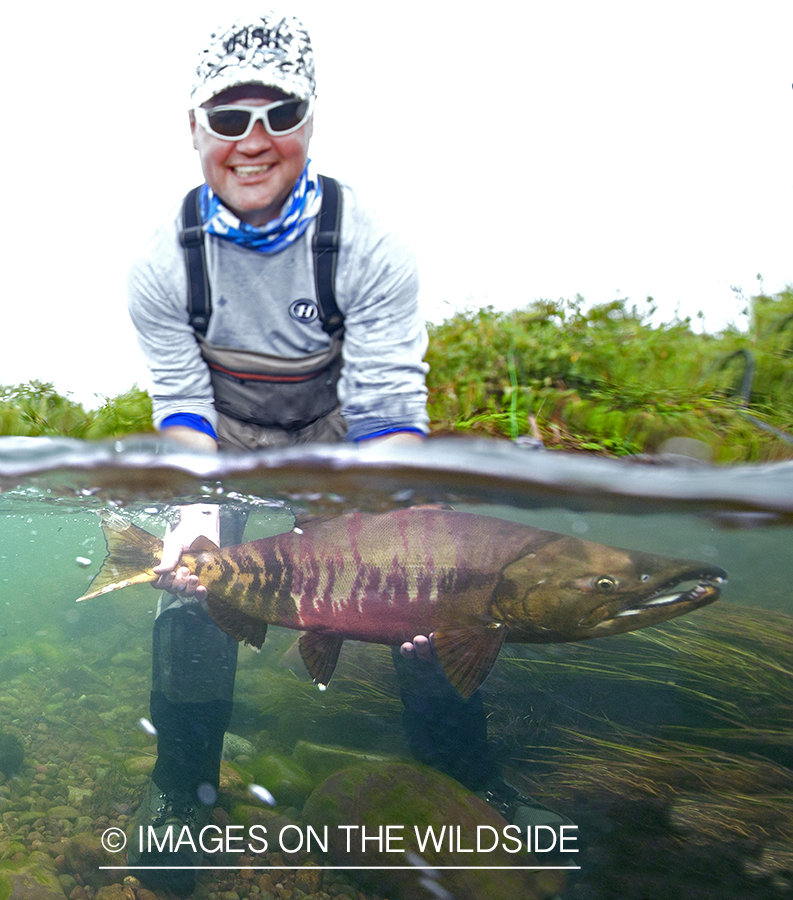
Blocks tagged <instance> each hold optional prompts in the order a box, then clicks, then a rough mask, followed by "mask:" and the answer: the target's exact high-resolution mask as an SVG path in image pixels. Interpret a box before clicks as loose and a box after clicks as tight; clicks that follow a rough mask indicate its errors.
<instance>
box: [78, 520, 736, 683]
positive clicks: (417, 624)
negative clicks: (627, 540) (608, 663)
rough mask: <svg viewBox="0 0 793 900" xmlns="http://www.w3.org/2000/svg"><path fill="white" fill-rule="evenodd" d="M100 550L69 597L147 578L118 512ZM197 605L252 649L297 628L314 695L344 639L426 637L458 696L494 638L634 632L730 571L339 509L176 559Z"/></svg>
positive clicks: (475, 525)
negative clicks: (272, 630)
mask: <svg viewBox="0 0 793 900" xmlns="http://www.w3.org/2000/svg"><path fill="white" fill-rule="evenodd" d="M102 527H103V530H104V533H105V538H106V541H107V546H108V555H107V558H106V559H105V561H104V563H103V564H102V568H101V569H100V571H99V573H98V574H97V575H96V577H95V578H94V580H93V581H92V583H91V586H90V588H89V590H88V592H87V593H86V594H84V595H83V596H82V597H80V598H79V599H80V600H88V599H90V598H92V597H98V596H100V595H102V594H106V593H109V592H111V591H115V590H119V589H120V588H124V587H127V586H129V585H132V584H143V583H147V582H149V583H150V582H153V581H156V579H157V577H158V576H157V575H155V573H154V571H153V569H154V567H155V566H156V565H158V564H159V561H160V558H161V555H162V541H161V540H160V539H159V538H157V537H155V536H154V535H152V534H149V532H147V531H145V530H143V529H142V528H138V527H137V526H136V525H134V524H132V523H131V522H128V521H126V520H124V519H123V518H122V517H120V516H118V515H117V514H115V513H111V514H109V515H108V516H106V517H104V519H103V523H102ZM179 565H180V566H186V567H187V568H188V569H189V570H190V572H191V573H193V574H195V575H196V576H198V579H199V582H200V584H202V585H203V586H204V587H206V588H207V591H208V594H207V598H206V607H207V610H208V612H209V614H210V616H211V617H212V618H213V619H214V621H215V622H216V624H217V625H218V626H219V627H220V628H221V629H222V630H223V631H225V632H227V633H228V634H230V635H231V636H232V637H234V638H236V639H237V640H240V641H245V642H246V643H248V644H251V645H252V646H254V647H261V646H262V644H263V643H264V639H265V636H266V634H267V626H268V624H270V625H280V626H283V627H286V628H294V629H297V630H300V631H303V632H305V633H304V634H303V635H302V636H301V638H300V641H299V647H300V653H301V656H302V658H303V662H304V663H305V665H306V668H307V669H308V671H309V673H310V674H311V676H312V678H313V679H314V681H315V682H316V683H317V684H318V685H320V687H323V688H324V687H325V686H326V685H327V684H328V682H329V680H330V677H331V675H332V674H333V670H334V668H335V666H336V662H337V660H338V657H339V652H340V650H341V646H342V643H343V642H344V640H345V639H350V640H356V641H368V642H370V643H378V644H390V645H398V644H401V643H403V642H404V641H409V640H412V639H413V637H414V636H416V635H419V634H426V635H429V634H432V635H433V637H432V642H433V646H434V648H435V652H436V654H437V657H438V660H439V662H440V664H441V666H442V667H443V670H444V672H445V673H446V676H447V677H448V679H449V681H450V682H451V683H452V685H454V687H455V688H456V689H457V690H458V691H459V693H460V694H461V695H462V696H463V697H469V696H470V695H471V694H472V693H473V692H474V691H475V690H476V689H477V688H478V687H479V686H480V685H481V684H482V683H483V682H484V680H485V679H486V678H487V676H488V674H489V673H490V670H491V669H492V667H493V665H494V664H495V661H496V658H497V657H498V653H499V650H500V649H501V646H502V644H503V643H504V642H505V641H513V642H518V643H554V642H564V641H581V640H586V639H588V638H594V637H601V636H605V635H611V634H619V633H621V632H625V631H635V630H636V629H639V628H644V627H645V626H647V625H656V624H658V623H659V622H664V621H666V620H667V619H671V618H674V617H675V616H679V615H681V614H682V613H686V612H689V611H690V610H694V609H698V608H699V607H701V606H705V605H706V604H708V603H712V602H713V601H714V600H716V599H718V597H719V592H720V587H721V585H722V584H723V583H725V582H726V580H727V573H726V572H725V571H724V570H723V569H720V568H718V567H717V566H713V565H709V564H707V563H701V562H694V561H692V560H685V559H674V558H672V557H667V556H657V555H655V554H653V553H645V552H641V551H636V550H622V549H619V548H616V547H609V546H606V545H604V544H597V543H594V542H592V541H585V540H582V539H581V538H575V537H567V536H566V535H562V534H556V533H555V532H552V531H543V530H541V529H539V528H532V527H530V526H527V525H520V524H517V523H515V522H509V521H507V520H505V519H498V518H492V517H490V516H482V515H478V514H474V513H463V512H454V511H451V510H441V509H431V508H421V507H416V508H412V509H401V510H396V511H394V512H388V513H382V514H378V515H375V514H368V513H358V512H355V513H347V514H345V515H341V516H338V517H336V518H332V519H325V520H318V521H316V522H314V523H311V524H307V525H305V526H304V527H303V528H302V529H295V530H293V531H289V532H286V533H284V534H279V535H276V536H274V537H269V538H262V539H260V540H256V541H250V542H248V543H245V544H239V545H237V546H234V547H224V548H219V547H217V546H216V545H215V544H213V543H212V542H211V541H209V540H208V539H206V538H199V539H198V540H197V541H196V542H194V544H193V545H192V547H191V548H190V550H189V551H186V552H184V553H183V554H182V557H181V559H180V562H179Z"/></svg>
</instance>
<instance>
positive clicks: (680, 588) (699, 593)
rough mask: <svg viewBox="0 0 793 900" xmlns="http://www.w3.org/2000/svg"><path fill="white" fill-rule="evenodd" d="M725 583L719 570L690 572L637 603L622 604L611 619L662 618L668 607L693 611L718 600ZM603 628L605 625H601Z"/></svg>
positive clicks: (721, 571) (724, 573)
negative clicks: (642, 616)
mask: <svg viewBox="0 0 793 900" xmlns="http://www.w3.org/2000/svg"><path fill="white" fill-rule="evenodd" d="M726 583H727V573H726V572H725V571H724V570H723V569H716V568H711V569H709V570H708V571H707V572H703V571H701V570H694V571H689V572H684V573H682V574H681V575H679V576H677V577H675V578H673V579H671V580H669V581H666V582H664V584H662V585H661V586H660V587H659V588H658V589H657V590H655V591H654V592H653V593H652V594H649V595H648V596H646V597H642V598H640V599H639V600H636V601H631V602H629V603H626V604H625V605H624V606H623V607H622V608H621V609H620V610H619V611H618V612H616V613H615V614H614V617H613V618H615V619H616V618H621V617H623V616H637V615H647V614H648V613H653V612H657V613H659V614H660V615H661V617H663V618H666V616H665V615H664V611H665V610H666V609H667V608H668V607H672V606H675V607H678V606H686V607H688V608H689V609H697V608H699V607H700V606H705V605H706V604H708V603H713V602H714V601H715V600H718V599H719V596H720V595H721V588H722V586H723V585H724V584H726ZM604 624H605V623H604Z"/></svg>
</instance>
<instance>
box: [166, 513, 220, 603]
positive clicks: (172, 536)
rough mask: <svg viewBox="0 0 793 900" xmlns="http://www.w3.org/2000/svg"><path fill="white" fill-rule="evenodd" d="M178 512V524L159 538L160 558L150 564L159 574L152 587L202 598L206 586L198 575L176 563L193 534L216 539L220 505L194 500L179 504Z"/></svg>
mask: <svg viewBox="0 0 793 900" xmlns="http://www.w3.org/2000/svg"><path fill="white" fill-rule="evenodd" d="M179 513H180V519H179V524H178V525H177V526H176V527H175V528H174V529H173V531H168V532H167V534H166V535H165V537H164V538H163V546H162V560H161V561H160V564H159V565H158V566H155V567H154V571H155V572H156V573H157V574H158V575H159V576H160V577H159V578H158V579H157V580H156V581H155V582H154V583H153V584H152V587H155V588H157V589H158V590H161V591H167V592H168V593H169V594H181V595H182V596H184V597H195V598H196V600H203V599H204V598H205V597H206V594H207V589H206V588H205V587H203V585H201V584H199V582H198V578H197V577H196V576H195V575H191V574H190V570H189V569H187V568H185V566H179V565H178V563H179V557H180V556H181V555H182V552H183V551H184V550H189V549H190V547H191V545H192V543H193V541H194V540H195V539H196V538H197V537H202V536H203V537H207V538H209V540H211V541H212V542H213V543H215V544H219V543H220V507H219V506H215V505H209V504H203V503H196V504H193V505H191V506H182V507H181V508H180V510H179Z"/></svg>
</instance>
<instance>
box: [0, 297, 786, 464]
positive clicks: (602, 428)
mask: <svg viewBox="0 0 793 900" xmlns="http://www.w3.org/2000/svg"><path fill="white" fill-rule="evenodd" d="M746 302H747V312H748V313H749V322H750V325H749V329H748V331H740V330H738V329H737V328H729V329H727V330H725V331H724V332H722V333H720V334H716V335H711V334H696V333H695V332H694V331H693V330H692V329H691V320H690V319H676V320H674V321H672V322H669V323H664V324H661V325H652V324H650V319H651V318H652V316H653V314H654V312H655V308H654V306H653V305H652V301H651V300H650V299H648V301H647V306H646V308H645V310H644V311H641V310H640V309H638V308H637V307H636V306H628V305H627V303H626V302H625V301H620V300H618V301H614V302H613V303H608V304H605V305H602V306H596V307H593V308H586V305H585V303H584V300H583V299H582V298H581V297H577V298H576V299H575V300H558V301H542V302H538V303H534V304H532V305H531V306H529V307H527V308H525V309H521V310H515V311H513V312H508V313H499V312H495V311H494V310H493V309H492V308H486V309H477V310H469V311H466V312H461V313H458V314H456V315H454V316H452V317H451V318H450V319H447V320H446V321H445V322H443V323H442V324H440V325H433V326H431V327H430V349H429V353H428V355H427V360H428V362H429V363H430V366H431V369H430V374H429V378H428V385H429V391H430V403H429V409H430V416H431V420H432V427H433V430H434V431H435V432H438V433H448V432H462V433H469V434H488V435H499V436H503V437H508V438H513V439H514V438H516V437H519V436H521V435H524V434H533V435H534V436H535V437H541V438H542V440H543V442H544V443H545V446H546V447H550V448H559V449H567V450H579V451H588V452H594V453H601V454H610V455H617V456H619V455H625V454H636V453H653V452H657V451H659V450H661V449H663V447H664V445H665V442H666V441H668V440H669V439H670V438H675V437H686V438H693V439H695V440H698V441H700V442H701V443H702V445H703V447H704V449H705V450H706V451H707V452H708V453H709V454H710V456H711V457H712V458H713V459H715V460H717V461H719V462H756V461H761V460H774V459H787V458H791V457H793V442H790V441H787V440H785V437H784V436H780V434H779V432H783V433H785V434H787V435H788V436H789V435H791V434H793V286H791V287H788V288H787V289H785V290H784V291H781V292H780V293H778V294H774V295H771V296H769V295H766V294H760V295H758V296H756V297H752V298H750V299H749V300H747V301H746ZM774 429H776V430H777V431H776V432H775V431H774ZM150 431H151V403H150V401H149V398H148V396H147V395H146V393H145V392H144V391H141V390H139V389H137V388H133V389H132V390H130V391H128V392H127V393H125V394H121V395H120V396H118V397H114V398H107V399H105V402H104V403H103V404H102V406H101V407H100V408H99V409H97V410H91V411H88V412H86V410H85V409H84V408H83V407H82V406H81V405H80V404H78V403H75V402H74V401H72V400H70V399H68V398H67V397H63V396H61V395H59V394H58V393H56V392H55V390H54V389H53V386H52V385H51V384H41V383H39V382H32V383H31V384H26V385H18V386H15V387H6V388H3V387H0V435H2V434H20V435H66V436H68V437H74V438H82V439H89V440H91V439H103V438H111V437H118V436H121V435H125V434H130V433H141V432H150Z"/></svg>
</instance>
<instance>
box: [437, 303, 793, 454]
mask: <svg viewBox="0 0 793 900" xmlns="http://www.w3.org/2000/svg"><path fill="white" fill-rule="evenodd" d="M749 303H750V310H751V315H750V321H751V326H750V329H749V331H748V332H741V331H738V330H737V329H735V328H731V329H728V330H726V331H725V332H723V333H721V334H719V335H709V334H695V333H694V332H693V331H692V330H691V320H690V319H683V320H676V321H673V322H671V323H666V324H662V325H657V326H653V325H651V324H650V323H649V319H650V317H651V316H652V315H653V313H654V312H655V308H654V307H653V306H652V302H651V301H650V300H648V303H647V309H646V311H644V312H641V311H640V310H639V309H638V308H637V307H636V306H631V307H628V306H627V305H626V303H625V302H624V301H614V302H613V303H609V304H605V305H602V306H596V307H594V308H591V309H585V306H584V301H583V299H582V298H580V297H578V298H576V299H575V300H573V301H567V300H560V301H557V302H550V301H543V302H541V303H535V304H533V305H532V306H530V307H528V308H526V309H522V310H517V311H513V312H508V313H498V312H495V311H494V310H493V309H492V308H487V309H480V310H471V311H468V312H462V313H458V314H457V315H455V316H453V317H452V318H451V319H448V320H447V321H445V322H443V323H442V324H441V325H437V326H433V327H432V328H431V331H430V350H429V353H428V355H427V360H428V362H429V363H430V366H431V371H430V375H429V382H428V383H429V388H430V416H431V418H432V422H433V427H434V429H435V430H436V431H455V432H460V431H467V432H472V433H480V434H481V433H484V434H491V435H504V436H506V437H510V438H515V437H518V436H519V435H522V434H526V433H533V434H534V435H535V436H538V437H542V439H543V441H544V442H545V445H546V446H548V447H554V448H563V449H569V450H585V451H591V452H597V453H608V454H614V455H623V454H633V453H649V452H655V451H657V450H658V449H660V448H661V447H662V446H663V444H664V442H665V441H667V440H668V439H670V438H673V437H687V438H694V439H696V440H699V441H701V442H703V443H704V444H705V445H707V447H708V448H709V449H710V453H711V455H712V456H713V458H714V459H716V460H718V461H720V462H737V461H758V460H765V459H779V458H790V457H791V456H793V444H791V443H786V442H785V440H784V439H782V438H780V437H779V436H778V435H776V434H774V433H773V432H772V431H768V430H764V428H763V427H762V426H763V425H769V426H771V427H772V428H774V427H775V428H777V429H779V430H782V431H784V432H788V433H793V288H788V289H786V290H785V291H782V292H781V293H779V294H776V295H774V296H766V295H760V296H757V297H753V298H752V299H751V300H750V301H749ZM752 364H753V366H754V375H753V378H752V380H751V385H749V384H748V380H747V379H746V377H745V376H746V374H747V369H748V370H751V365H752ZM749 387H751V396H750V402H749V403H747V402H746V398H747V396H749ZM747 413H749V414H750V416H751V418H750V417H748V416H747Z"/></svg>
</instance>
